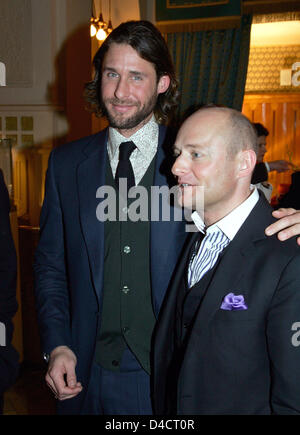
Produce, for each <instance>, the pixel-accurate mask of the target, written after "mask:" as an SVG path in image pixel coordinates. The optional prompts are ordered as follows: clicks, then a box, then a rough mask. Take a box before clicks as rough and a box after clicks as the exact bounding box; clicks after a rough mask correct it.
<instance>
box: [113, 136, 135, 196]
mask: <svg viewBox="0 0 300 435" xmlns="http://www.w3.org/2000/svg"><path fill="white" fill-rule="evenodd" d="M135 148H136V146H135V145H134V143H133V142H131V141H130V142H122V143H121V145H120V148H119V163H118V166H117V170H116V176H115V182H116V185H117V187H118V189H119V180H120V178H126V179H127V193H128V191H129V189H130V188H131V187H132V186H135V179H134V173H133V169H132V166H131V162H130V160H129V157H130V155H131V153H132V152H133V151H134V149H135Z"/></svg>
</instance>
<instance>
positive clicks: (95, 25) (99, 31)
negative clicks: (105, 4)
mask: <svg viewBox="0 0 300 435" xmlns="http://www.w3.org/2000/svg"><path fill="white" fill-rule="evenodd" d="M112 30H113V27H112V22H111V0H109V20H108V23H107V22H106V21H104V19H103V14H102V1H101V0H100V14H99V18H97V17H96V13H95V3H94V0H92V16H91V19H90V35H91V38H93V37H94V36H96V38H97V39H98V41H104V40H105V39H106V38H107V36H108V35H109V34H110V33H111V31H112Z"/></svg>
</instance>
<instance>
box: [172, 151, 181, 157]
mask: <svg viewBox="0 0 300 435" xmlns="http://www.w3.org/2000/svg"><path fill="white" fill-rule="evenodd" d="M180 154H181V153H180V151H178V150H173V156H174V157H178V156H180Z"/></svg>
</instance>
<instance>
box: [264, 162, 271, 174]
mask: <svg viewBox="0 0 300 435" xmlns="http://www.w3.org/2000/svg"><path fill="white" fill-rule="evenodd" d="M264 164H265V167H266V169H267V171H268V172H270V165H269V163H268V162H264Z"/></svg>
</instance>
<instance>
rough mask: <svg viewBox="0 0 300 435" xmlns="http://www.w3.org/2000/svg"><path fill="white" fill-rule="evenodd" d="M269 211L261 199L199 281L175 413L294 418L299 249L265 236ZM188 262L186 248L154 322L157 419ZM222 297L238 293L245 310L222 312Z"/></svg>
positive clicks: (162, 409)
mask: <svg viewBox="0 0 300 435" xmlns="http://www.w3.org/2000/svg"><path fill="white" fill-rule="evenodd" d="M271 211H272V209H271V207H270V206H269V204H268V203H267V201H266V200H265V198H263V197H262V196H261V197H260V199H259V202H258V203H257V204H256V206H255V207H254V209H253V210H252V212H251V213H250V215H249V216H248V218H247V220H246V221H245V222H244V224H243V225H242V227H241V228H240V230H239V231H238V233H237V234H236V236H235V238H234V239H233V241H232V242H231V243H230V244H229V245H228V246H227V248H226V249H225V251H224V254H223V255H222V258H221V259H220V261H219V262H218V263H217V266H216V267H215V268H214V269H213V271H212V273H211V276H210V277H209V279H205V276H204V278H203V281H204V284H203V283H202V280H201V281H200V283H199V284H198V285H199V286H201V285H204V288H203V291H204V297H203V300H202V303H201V304H200V306H198V307H197V311H196V314H195V317H194V319H193V322H192V324H191V325H190V330H189V335H188V340H187V344H186V348H185V352H184V355H183V359H182V364H181V368H180V370H179V374H178V383H177V412H178V414H190V415H193V414H300V347H299V346H300V337H299V335H300V334H299V331H298V330H299V328H300V323H299V322H300V249H299V246H298V245H297V243H296V240H295V238H293V239H290V240H287V241H286V242H280V241H279V240H278V239H277V236H276V235H275V236H272V237H267V236H266V235H265V233H264V230H265V228H266V227H267V226H268V225H269V224H271V223H272V222H273V221H274V218H273V217H272V216H271ZM194 237H197V235H195V236H194ZM192 243H194V240H193V237H192V239H191V241H190V246H191V244H192ZM187 259H188V249H187V250H186V253H185V254H184V255H183V257H182V259H181V262H180V265H179V267H178V269H177V273H176V274H175V277H174V283H173V286H172V287H171V288H170V291H169V292H168V295H167V297H166V298H165V301H164V306H163V308H162V310H161V312H160V316H159V320H158V322H157V331H156V334H155V340H154V405H155V412H156V413H157V414H165V413H166V412H167V410H168V409H170V408H171V407H170V403H169V401H168V391H167V388H168V387H167V385H168V382H169V381H170V382H173V384H174V383H176V382H177V380H176V379H175V378H172V374H171V378H172V379H169V378H168V377H169V376H170V367H171V365H170V364H171V357H172V352H173V350H174V340H175V326H176V324H177V322H178V319H176V316H177V310H176V305H177V302H176V301H177V298H178V297H180V296H181V292H182V291H184V290H183V289H184V285H183V279H185V271H186V264H187ZM208 273H209V272H208ZM191 291H193V289H192V290H191ZM228 293H234V294H235V295H243V296H244V298H245V302H246V304H247V306H248V309H246V310H238V311H226V310H223V309H221V308H220V307H221V304H222V300H223V299H224V297H225V296H226V295H227V294H228ZM297 331H298V332H297ZM168 379H169V381H168ZM166 380H167V381H166Z"/></svg>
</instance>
